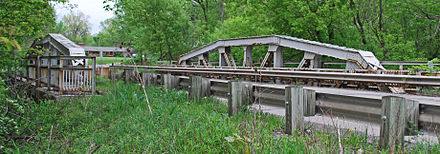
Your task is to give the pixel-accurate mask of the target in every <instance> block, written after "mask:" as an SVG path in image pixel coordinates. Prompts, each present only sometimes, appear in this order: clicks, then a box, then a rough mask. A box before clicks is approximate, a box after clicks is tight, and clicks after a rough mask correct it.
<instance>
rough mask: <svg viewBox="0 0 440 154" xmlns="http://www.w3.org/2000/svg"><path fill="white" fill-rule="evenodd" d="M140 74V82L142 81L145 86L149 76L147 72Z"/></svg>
mask: <svg viewBox="0 0 440 154" xmlns="http://www.w3.org/2000/svg"><path fill="white" fill-rule="evenodd" d="M141 76H142V82H143V83H144V86H145V87H147V85H148V79H149V78H150V76H149V75H148V72H141Z"/></svg>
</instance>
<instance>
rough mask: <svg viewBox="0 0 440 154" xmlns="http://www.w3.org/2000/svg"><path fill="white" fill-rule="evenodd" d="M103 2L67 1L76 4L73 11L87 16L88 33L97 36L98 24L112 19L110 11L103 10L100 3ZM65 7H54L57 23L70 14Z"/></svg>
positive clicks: (90, 0) (89, 0) (101, 0)
mask: <svg viewBox="0 0 440 154" xmlns="http://www.w3.org/2000/svg"><path fill="white" fill-rule="evenodd" d="M103 1H104V0H69V3H70V4H76V5H77V7H76V8H74V9H73V11H81V12H83V13H84V14H85V15H87V16H89V22H90V24H91V25H90V27H91V30H90V33H92V35H93V34H97V33H99V32H100V31H101V27H100V25H101V24H100V23H101V21H104V20H105V19H108V18H111V17H113V16H114V15H113V12H112V11H105V9H104V8H103V7H104V6H105V5H104V4H103V3H102V2H103ZM65 6H67V5H64V7H63V5H61V4H57V5H55V11H56V14H57V21H60V20H61V19H62V18H63V16H64V15H66V14H68V13H69V12H70V9H69V8H68V7H65Z"/></svg>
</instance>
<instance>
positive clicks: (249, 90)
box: [240, 82, 254, 105]
mask: <svg viewBox="0 0 440 154" xmlns="http://www.w3.org/2000/svg"><path fill="white" fill-rule="evenodd" d="M240 84H241V88H242V89H241V90H242V94H243V97H242V101H243V104H244V105H251V104H252V103H254V87H253V85H252V82H241V83H240Z"/></svg>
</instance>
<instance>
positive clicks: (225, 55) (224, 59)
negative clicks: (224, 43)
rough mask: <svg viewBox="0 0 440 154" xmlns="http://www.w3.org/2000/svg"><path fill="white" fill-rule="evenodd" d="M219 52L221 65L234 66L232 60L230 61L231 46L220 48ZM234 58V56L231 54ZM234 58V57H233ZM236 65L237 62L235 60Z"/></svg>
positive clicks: (219, 63)
mask: <svg viewBox="0 0 440 154" xmlns="http://www.w3.org/2000/svg"><path fill="white" fill-rule="evenodd" d="M218 53H219V59H218V60H219V62H218V65H219V66H232V64H231V61H229V55H230V54H231V47H221V48H219V49H218ZM231 58H232V56H231ZM232 60H233V58H232ZM234 65H235V62H234Z"/></svg>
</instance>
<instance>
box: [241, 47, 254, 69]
mask: <svg viewBox="0 0 440 154" xmlns="http://www.w3.org/2000/svg"><path fill="white" fill-rule="evenodd" d="M252 48H253V47H252V46H244V47H243V49H244V54H243V55H244V56H243V66H252V65H254V64H253V62H252Z"/></svg>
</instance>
